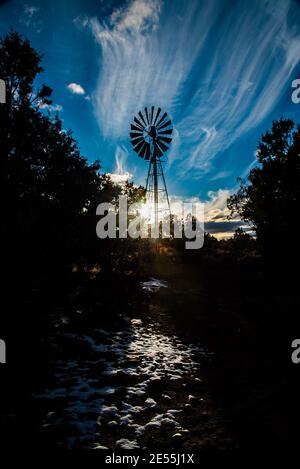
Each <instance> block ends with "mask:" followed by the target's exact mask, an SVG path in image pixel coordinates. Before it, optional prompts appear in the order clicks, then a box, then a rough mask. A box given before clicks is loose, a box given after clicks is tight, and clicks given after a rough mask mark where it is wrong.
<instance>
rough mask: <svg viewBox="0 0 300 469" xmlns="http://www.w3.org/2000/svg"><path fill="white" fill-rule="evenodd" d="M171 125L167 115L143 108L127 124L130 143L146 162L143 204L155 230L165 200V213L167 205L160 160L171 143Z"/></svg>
mask: <svg viewBox="0 0 300 469" xmlns="http://www.w3.org/2000/svg"><path fill="white" fill-rule="evenodd" d="M172 132H173V125H172V121H171V119H170V118H169V116H168V114H167V113H166V112H163V111H162V109H161V108H160V107H158V108H155V107H154V106H151V107H148V108H147V107H145V108H144V110H143V111H139V112H138V114H137V115H136V116H135V117H134V119H133V121H132V123H131V125H130V133H129V135H130V141H131V144H132V146H133V149H134V151H135V152H136V153H137V154H138V156H139V157H140V158H143V159H144V160H146V161H149V167H148V175H147V181H146V201H147V205H148V207H149V210H150V212H151V214H150V218H152V219H153V221H154V225H155V228H156V229H157V228H158V225H159V221H160V220H159V215H160V213H161V212H162V211H163V209H162V205H163V204H162V201H163V199H165V202H166V204H167V208H168V212H169V213H170V202H169V196H168V190H167V185H166V180H165V176H164V172H163V166H162V160H161V157H162V156H163V155H164V153H165V152H166V151H167V150H168V149H169V146H170V144H171V141H172Z"/></svg>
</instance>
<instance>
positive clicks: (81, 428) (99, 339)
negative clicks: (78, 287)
mask: <svg viewBox="0 0 300 469" xmlns="http://www.w3.org/2000/svg"><path fill="white" fill-rule="evenodd" d="M141 288H142V289H144V290H146V291H147V292H149V295H150V297H151V295H153V294H155V292H156V291H157V290H158V289H160V288H168V285H167V284H166V283H165V282H162V281H160V280H157V279H150V280H148V281H147V282H144V283H142V285H141ZM65 340H66V341H67V342H68V341H70V342H72V344H73V347H74V348H76V349H78V348H79V349H80V350H81V349H82V350H83V351H84V353H83V357H80V359H78V358H76V359H69V358H68V359H65V360H60V361H58V362H56V364H55V374H54V376H53V380H52V383H51V385H50V386H49V388H48V389H47V390H45V392H43V393H41V394H40V395H39V396H38V397H39V398H41V399H43V401H44V402H45V403H46V404H45V405H46V409H47V412H46V415H45V418H44V422H43V432H46V433H48V435H51V434H53V435H55V439H56V443H57V444H58V445H61V446H63V447H68V448H76V447H80V448H97V449H104V448H109V449H117V448H123V449H135V448H142V449H147V448H149V445H150V446H151V445H153V441H154V440H155V439H157V440H158V439H159V440H160V441H162V442H170V441H171V442H172V441H173V442H174V444H175V442H176V441H180V440H182V439H183V438H184V437H186V436H187V434H188V432H189V431H190V429H189V428H187V427H186V426H185V425H184V424H183V423H182V421H184V419H182V416H183V415H185V413H186V412H188V411H191V410H192V407H193V405H196V404H195V403H196V401H197V399H198V400H199V399H200V397H199V396H198V397H196V396H194V395H193V394H192V390H193V388H192V386H191V383H194V382H195V381H196V382H197V381H198V382H200V381H201V378H199V367H200V363H199V362H201V356H203V354H206V353H207V352H206V350H205V349H202V348H201V347H198V346H196V345H193V344H189V345H187V344H184V343H183V342H182V341H181V340H180V339H179V338H178V337H176V336H174V335H171V336H169V335H166V334H165V333H162V332H161V330H160V327H159V325H158V324H157V323H156V322H155V321H154V320H153V319H152V318H151V317H149V318H147V319H144V318H143V319H141V318H135V319H129V318H127V326H126V328H125V329H123V330H120V331H114V332H109V331H106V330H102V329H101V330H100V329H97V330H95V331H93V334H92V335H84V336H79V335H77V334H75V333H72V334H71V333H68V334H66V337H65ZM166 444H167V443H166Z"/></svg>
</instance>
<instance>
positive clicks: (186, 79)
mask: <svg viewBox="0 0 300 469" xmlns="http://www.w3.org/2000/svg"><path fill="white" fill-rule="evenodd" d="M293 6H294V2H293V0H274V1H273V2H270V1H268V0H259V1H258V0H254V1H253V2H247V4H245V2H243V1H242V0H237V1H236V2H233V3H230V7H229V6H228V3H227V2H220V1H216V0H211V1H209V2H204V1H198V0H197V1H196V0H188V1H186V2H176V1H174V2H173V1H172V2H165V3H163V2H162V1H161V0H153V1H150V0H132V1H131V2H129V3H128V4H126V6H125V7H121V8H118V9H116V10H114V11H113V13H112V14H111V16H110V17H109V18H106V20H105V21H100V20H99V19H98V18H96V17H94V18H87V17H84V18H81V19H76V22H77V23H78V24H80V25H81V27H86V26H89V27H90V28H91V30H92V32H93V35H94V38H95V39H96V41H97V42H98V44H99V46H100V49H101V60H100V71H99V78H98V82H97V88H96V90H95V93H94V106H95V113H96V116H97V119H98V122H99V126H100V128H101V132H102V133H103V136H104V137H115V138H120V139H122V138H123V139H125V138H127V131H128V123H129V122H130V120H131V118H132V116H133V115H134V114H135V113H136V111H137V110H138V109H139V108H142V107H144V106H147V105H150V104H155V105H160V106H162V107H165V108H166V109H167V110H168V111H169V112H170V113H171V114H172V115H173V118H174V121H175V124H176V127H177V131H178V135H179V137H180V142H181V144H178V142H177V144H176V142H175V148H176V155H175V157H176V158H177V159H178V158H182V161H181V163H180V162H179V168H180V172H181V173H182V174H184V173H189V172H190V171H193V174H195V175H196V176H197V175H199V174H201V173H203V172H208V171H209V170H210V169H211V165H212V162H213V159H214V157H215V156H216V155H218V153H219V152H221V151H223V150H225V149H226V148H228V147H229V146H230V145H231V144H232V143H234V142H235V141H236V140H237V139H238V138H239V137H240V136H242V135H244V134H245V133H246V132H248V131H249V130H251V129H253V128H255V127H256V126H257V125H258V124H259V123H260V122H262V120H263V119H264V118H265V117H266V116H267V115H268V114H269V113H270V111H271V110H272V108H273V107H274V106H275V105H276V103H277V102H278V100H279V99H280V97H281V96H282V93H283V91H284V87H285V85H286V83H287V80H288V79H289V77H290V76H291V74H292V72H293V71H294V70H295V67H296V66H297V64H298V63H299V59H300V34H299V28H298V29H297V28H295V27H294V28H293V27H290V25H289V26H288V23H289V20H290V19H291V16H290V15H291V14H292V13H293ZM292 19H293V18H292ZM187 84H189V85H190V86H189V89H188V91H187V86H186V85H187ZM174 153H175V152H174V149H173V154H172V150H171V154H170V156H171V161H173V160H174V159H175V158H172V156H174ZM177 163H178V161H177Z"/></svg>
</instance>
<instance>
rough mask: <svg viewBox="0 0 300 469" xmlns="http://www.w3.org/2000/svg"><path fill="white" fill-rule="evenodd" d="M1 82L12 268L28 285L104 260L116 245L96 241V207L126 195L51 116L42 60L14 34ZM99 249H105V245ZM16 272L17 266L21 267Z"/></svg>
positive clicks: (2, 49) (6, 42)
mask: <svg viewBox="0 0 300 469" xmlns="http://www.w3.org/2000/svg"><path fill="white" fill-rule="evenodd" d="M0 57H1V62H0V77H1V78H3V79H4V80H5V82H6V86H7V102H6V104H4V105H1V107H0V122H1V127H0V145H1V158H0V164H1V184H0V187H1V189H0V190H1V196H2V199H1V200H5V203H4V204H3V210H2V219H3V221H4V230H3V234H4V238H5V240H4V245H5V246H6V253H7V263H6V267H5V268H6V269H8V270H9V269H12V272H11V273H12V276H13V277H14V278H15V276H16V272H17V273H19V274H20V275H21V277H22V278H23V279H27V278H31V277H32V276H39V275H41V274H43V275H49V274H50V273H51V272H55V275H59V272H62V271H65V270H66V269H69V267H70V265H71V264H72V263H73V262H75V261H77V260H78V259H82V258H85V259H86V260H87V261H89V262H102V261H103V262H105V260H107V259H109V253H110V252H111V249H112V243H111V244H110V245H109V242H106V243H102V244H101V243H100V242H99V240H98V239H97V238H96V234H95V226H96V215H95V213H96V206H97V205H98V204H99V203H100V202H104V201H106V202H114V201H116V199H117V197H118V195H119V194H120V193H121V191H122V190H125V191H126V190H128V193H129V195H130V196H132V197H134V198H136V197H137V196H138V189H136V188H134V186H132V185H131V186H130V185H128V187H125V189H121V188H120V187H118V186H116V185H114V184H113V183H112V182H111V180H110V178H109V177H108V176H106V175H103V174H102V175H101V174H99V169H100V164H99V162H97V161H96V162H95V163H94V164H91V165H89V164H88V163H87V160H86V159H85V158H84V157H82V156H81V154H80V151H79V148H78V145H77V143H76V141H75V140H74V138H73V136H72V133H71V131H66V130H64V129H63V127H62V122H61V120H60V118H59V116H58V115H56V117H55V118H52V117H51V116H50V112H47V106H49V105H50V104H51V93H52V90H51V89H50V88H49V87H48V86H46V85H43V86H42V87H41V88H40V89H37V90H36V89H35V88H34V81H35V78H36V76H37V75H38V74H39V73H40V72H41V71H42V67H41V55H40V54H39V53H38V52H37V51H35V50H34V49H33V48H32V47H31V45H30V43H29V41H28V40H26V39H24V38H23V37H22V36H20V35H19V34H18V33H16V32H10V33H9V34H8V35H7V36H5V37H4V38H3V39H2V41H1V42H0ZM100 244H101V246H100ZM16 266H17V267H16Z"/></svg>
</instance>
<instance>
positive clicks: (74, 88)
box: [67, 83, 85, 95]
mask: <svg viewBox="0 0 300 469" xmlns="http://www.w3.org/2000/svg"><path fill="white" fill-rule="evenodd" d="M67 88H68V90H69V91H71V93H73V94H81V95H83V94H85V90H84V88H83V87H82V86H81V85H79V84H78V83H70V84H69V85H68V86H67Z"/></svg>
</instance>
